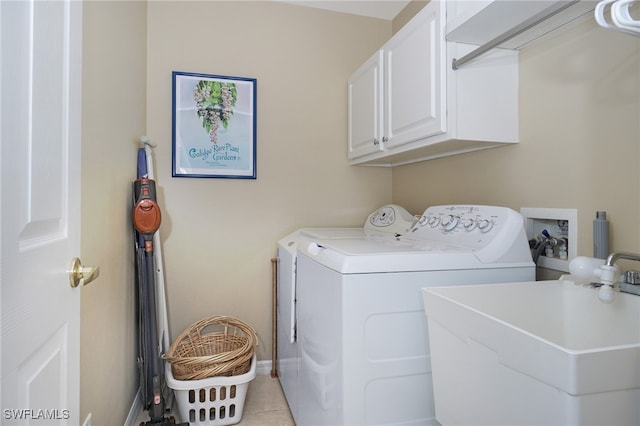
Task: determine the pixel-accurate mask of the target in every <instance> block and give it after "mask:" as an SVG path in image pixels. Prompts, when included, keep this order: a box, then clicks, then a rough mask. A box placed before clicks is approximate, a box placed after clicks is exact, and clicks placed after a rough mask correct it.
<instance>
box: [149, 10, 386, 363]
mask: <svg viewBox="0 0 640 426" xmlns="http://www.w3.org/2000/svg"><path fill="white" fill-rule="evenodd" d="M148 11H149V13H148V30H149V32H148V63H147V69H148V73H147V132H148V135H149V137H150V138H151V140H153V141H155V142H156V143H157V144H158V148H157V149H156V153H157V157H156V158H157V166H158V171H157V180H158V184H159V187H160V196H161V200H160V203H161V207H162V208H163V213H164V216H163V224H162V227H161V229H160V232H161V236H162V239H163V254H164V260H165V272H166V281H167V297H168V301H169V302H168V303H169V321H170V329H171V335H172V336H176V335H177V334H178V333H180V332H181V331H182V330H183V329H184V328H185V327H187V326H188V325H189V324H191V323H192V322H194V321H196V320H198V319H200V318H203V317H207V316H210V315H220V314H222V315H231V316H235V317H238V318H240V319H242V320H244V321H247V322H248V323H250V324H252V325H253V326H254V327H255V328H256V329H257V331H258V335H259V338H260V346H259V348H258V358H259V359H271V258H272V257H274V256H275V255H276V242H277V241H278V240H279V239H280V238H283V237H284V236H285V235H286V234H287V233H289V232H291V231H293V230H295V229H297V228H299V227H302V226H335V225H360V224H361V223H363V221H364V220H365V219H366V217H367V215H368V214H369V213H370V212H371V211H373V210H374V209H375V208H377V207H379V206H381V205H383V204H385V203H388V202H390V201H391V171H390V170H385V169H375V168H357V167H350V166H348V165H347V162H346V161H345V158H346V137H347V109H346V108H347V91H346V84H347V78H348V77H349V75H350V73H351V72H352V71H353V70H354V69H355V68H356V67H357V66H358V65H359V64H360V63H362V62H364V60H365V59H366V58H367V57H368V56H370V55H371V54H372V53H373V52H374V51H375V49H376V48H377V47H379V46H380V45H381V44H382V43H383V42H384V41H385V40H386V39H387V38H388V37H389V35H390V33H391V25H390V22H387V21H381V20H377V19H368V18H362V17H356V16H353V15H346V14H339V13H332V12H327V11H322V10H317V9H311V8H307V7H301V6H293V5H289V4H282V3H275V2H263V1H257V2H184V1H179V2H149V5H148ZM172 71H188V72H197V73H205V74H217V75H227V76H239V77H251V78H256V79H257V160H258V165H257V179H256V180H242V179H196V178H172V177H171V72H172Z"/></svg>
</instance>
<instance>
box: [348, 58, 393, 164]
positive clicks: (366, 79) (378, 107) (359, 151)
mask: <svg viewBox="0 0 640 426" xmlns="http://www.w3.org/2000/svg"><path fill="white" fill-rule="evenodd" d="M382 63H383V54H382V50H380V51H378V52H376V54H375V55H373V56H372V57H371V58H369V60H368V61H367V62H365V63H364V64H363V65H362V66H361V67H360V68H358V70H357V71H356V72H355V73H353V75H352V76H351V78H349V153H348V158H349V159H353V158H358V157H362V156H363V155H367V154H372V153H375V152H378V151H382V150H383V149H384V144H383V143H382V128H383V127H382V126H383V119H382V114H383V112H384V108H383V106H382V97H383V89H382V85H383V80H382Z"/></svg>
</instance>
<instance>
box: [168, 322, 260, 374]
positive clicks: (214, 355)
mask: <svg viewBox="0 0 640 426" xmlns="http://www.w3.org/2000/svg"><path fill="white" fill-rule="evenodd" d="M257 344H258V338H257V334H256V331H255V330H254V329H253V327H251V326H250V325H249V324H247V323H245V322H243V321H240V320H239V319H237V318H233V317H228V316H213V317H209V318H204V319H202V320H200V321H196V322H195V323H193V324H191V326H189V327H188V328H187V329H185V330H184V331H183V332H182V333H181V334H180V335H179V336H178V337H177V338H176V340H175V341H174V342H173V343H172V344H171V347H170V348H169V351H168V352H167V354H166V355H165V356H164V358H165V359H166V360H167V361H169V362H170V363H171V371H172V373H173V377H174V378H175V379H176V380H199V379H205V378H208V377H214V376H235V375H241V374H245V373H247V372H248V371H249V369H250V368H251V358H252V357H253V354H254V345H257Z"/></svg>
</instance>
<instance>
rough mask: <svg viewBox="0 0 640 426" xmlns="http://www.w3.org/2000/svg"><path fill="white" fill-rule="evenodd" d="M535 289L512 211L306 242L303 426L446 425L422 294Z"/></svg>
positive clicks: (462, 209)
mask: <svg viewBox="0 0 640 426" xmlns="http://www.w3.org/2000/svg"><path fill="white" fill-rule="evenodd" d="M533 280H535V265H534V263H533V262H532V260H531V253H530V251H529V244H528V241H527V238H526V234H525V230H524V224H523V218H522V216H521V215H520V214H519V213H517V212H515V211H513V210H511V209H508V208H504V207H494V206H461V205H452V206H436V207H431V208H429V209H427V210H426V211H425V212H424V214H423V215H422V217H421V218H420V220H419V221H417V222H416V223H415V224H414V225H413V227H412V228H411V229H410V230H409V232H407V233H406V234H405V235H402V236H398V237H393V238H376V239H372V238H362V237H358V236H355V237H353V238H309V239H308V240H304V241H303V240H300V241H299V242H298V252H297V287H296V292H297V294H296V315H297V327H296V331H297V335H296V337H297V346H296V354H295V356H294V355H293V354H290V355H291V357H292V360H293V361H292V364H293V365H296V366H297V383H296V386H295V392H296V395H295V396H293V397H291V396H290V395H287V399H288V401H289V403H290V404H294V405H295V408H293V407H292V411H294V412H295V413H296V414H295V421H296V424H297V425H298V426H305V425H331V426H336V425H391V424H394V425H398V424H403V425H437V424H438V423H437V421H436V420H435V409H434V402H433V388H432V382H431V367H430V361H429V347H428V334H427V319H426V315H425V312H424V307H423V302H422V297H421V288H423V287H429V286H448V285H461V284H464V285H469V284H486V283H500V282H516V281H533ZM285 394H287V389H286V387H285Z"/></svg>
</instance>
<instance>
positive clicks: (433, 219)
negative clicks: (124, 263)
mask: <svg viewBox="0 0 640 426" xmlns="http://www.w3.org/2000/svg"><path fill="white" fill-rule="evenodd" d="M427 223H428V224H429V226H431V227H432V228H435V227H436V226H438V225H439V224H440V217H438V216H431V217H430V218H429V220H428V221H427Z"/></svg>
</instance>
